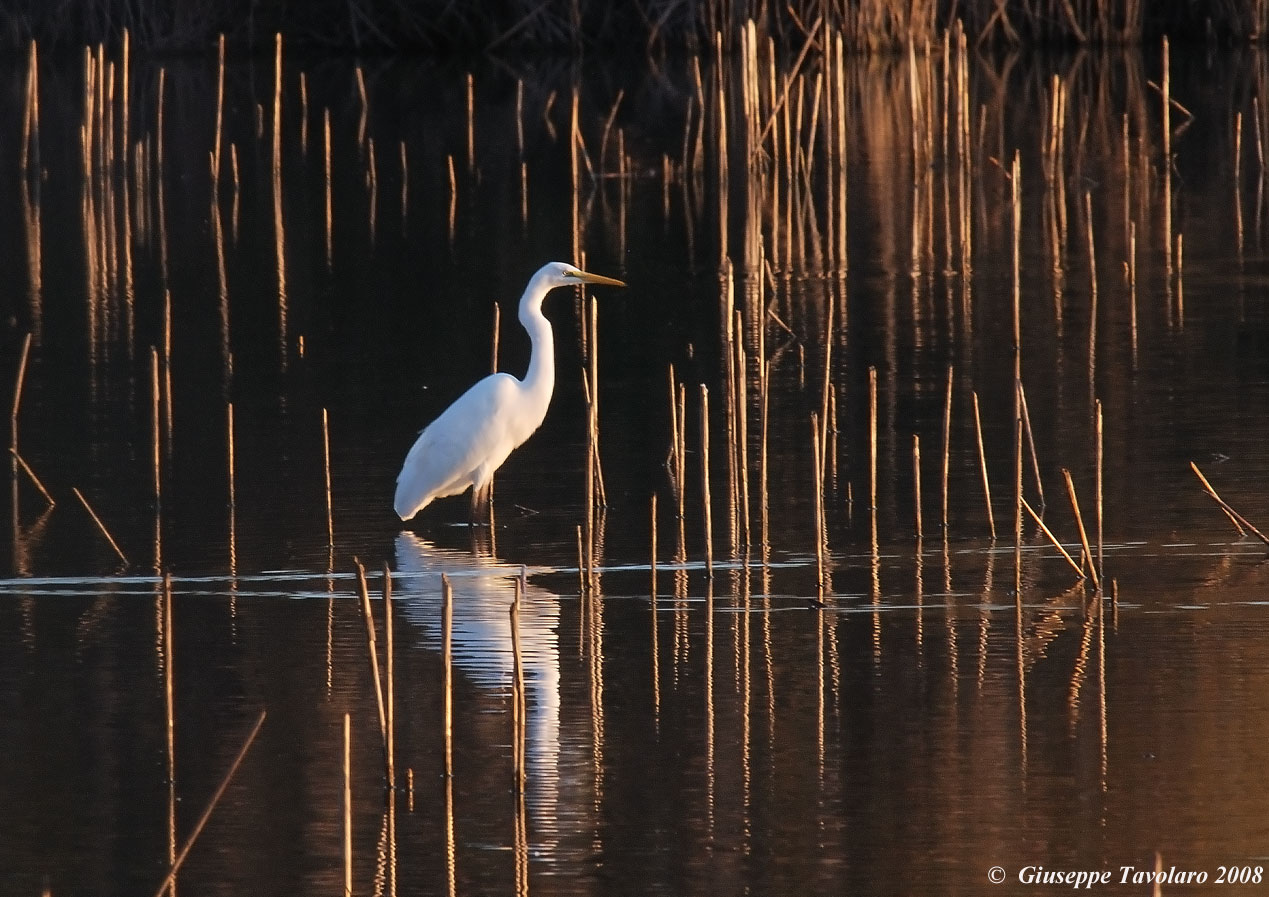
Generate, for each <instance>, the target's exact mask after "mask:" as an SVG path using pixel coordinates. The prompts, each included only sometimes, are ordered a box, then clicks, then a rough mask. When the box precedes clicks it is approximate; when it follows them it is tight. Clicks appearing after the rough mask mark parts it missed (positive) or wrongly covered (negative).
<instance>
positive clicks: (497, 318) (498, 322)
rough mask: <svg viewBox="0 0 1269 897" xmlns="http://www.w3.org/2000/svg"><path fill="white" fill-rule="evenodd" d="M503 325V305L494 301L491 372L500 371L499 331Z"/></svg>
mask: <svg viewBox="0 0 1269 897" xmlns="http://www.w3.org/2000/svg"><path fill="white" fill-rule="evenodd" d="M501 327H502V307H501V306H499V305H498V303H497V302H494V319H493V347H492V352H491V355H490V361H489V372H490V373H491V374H496V373H498V332H499V330H500V329H501Z"/></svg>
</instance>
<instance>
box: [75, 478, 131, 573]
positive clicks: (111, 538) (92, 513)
mask: <svg viewBox="0 0 1269 897" xmlns="http://www.w3.org/2000/svg"><path fill="white" fill-rule="evenodd" d="M71 492H74V493H75V497H76V498H78V499H79V503H80V504H82V505H83V506H84V510H85V511H87V512H88V516H89V517H91V518H92V519H93V523H95V524H97V529H99V530H101V534H102V535H103V536H105V537H106V541H107V542H109V543H110V547H111V548H113V549H114V552H115V554H117V555H119V560H121V561H123V562H124V564H127V563H128V558H127V556H126V555H125V554H124V553H123V550H122V549H120V548H119V543H118V542H116V541H115V539H114V536H112V535H110V531H109V530H108V529H106V525H105V524H104V523H102V522H101V518H100V517H98V516H97V512H96V511H94V510H93V509H92V505H90V504H88V499H86V498H84V494H83V493H82V492H80V491H79V489H77V488H75V487H74V486H72V487H71Z"/></svg>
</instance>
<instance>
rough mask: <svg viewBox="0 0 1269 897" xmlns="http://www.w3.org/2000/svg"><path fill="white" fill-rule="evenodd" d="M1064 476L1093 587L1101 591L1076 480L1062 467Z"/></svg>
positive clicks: (1099, 578)
mask: <svg viewBox="0 0 1269 897" xmlns="http://www.w3.org/2000/svg"><path fill="white" fill-rule="evenodd" d="M1062 476H1063V477H1065V478H1066V494H1067V496H1068V497H1070V499H1071V510H1073V511H1074V512H1075V523H1076V525H1077V526H1078V527H1079V531H1080V545H1081V546H1083V549H1084V557H1085V558H1087V559H1088V575H1089V578H1090V579H1091V580H1092V581H1093V588H1095V589H1097V590H1098V591H1101V587H1102V583H1101V577H1100V576H1099V575H1098V570H1097V564H1096V563H1095V562H1094V559H1093V552H1092V550H1091V549H1090V548H1089V546H1088V531H1087V530H1085V529H1084V518H1083V516H1082V515H1081V514H1080V503H1079V499H1077V498H1076V497H1075V481H1074V480H1073V479H1071V472H1070V471H1069V470H1067V469H1066V468H1065V467H1064V468H1062Z"/></svg>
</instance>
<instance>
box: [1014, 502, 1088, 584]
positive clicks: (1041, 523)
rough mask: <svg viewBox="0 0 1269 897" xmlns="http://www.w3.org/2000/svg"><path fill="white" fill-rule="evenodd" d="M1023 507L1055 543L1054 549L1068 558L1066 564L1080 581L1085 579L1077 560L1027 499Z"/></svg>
mask: <svg viewBox="0 0 1269 897" xmlns="http://www.w3.org/2000/svg"><path fill="white" fill-rule="evenodd" d="M1022 507H1023V509H1024V510H1026V512H1027V513H1028V514H1030V515H1031V519H1032V520H1034V521H1035V522H1036V525H1038V526H1039V527H1040V531H1041V532H1042V533H1044V534H1045V535H1046V536H1047V537H1048V539H1049V541H1050V542H1052V543H1053V547H1054V548H1056V549H1057V550H1058V551H1060V552H1061V553H1062V557H1064V558H1066V562H1067V563H1068V564H1070V565H1071V569H1072V570H1074V571H1075V575H1076V576H1078V577H1079V578H1080V579H1084V578H1085V576H1084V571H1083V570H1081V569H1080V565H1079V564H1077V563H1075V558H1073V557H1071V555H1070V553H1069V552H1067V550H1066V549H1065V548H1063V547H1062V543H1061V542H1059V541H1058V537H1057V536H1055V535H1053V531H1052V530H1050V529H1049V528H1048V527H1047V526H1045V525H1044V521H1043V520H1041V519H1040V515H1039V514H1037V513H1036V512H1035V509H1034V508H1032V507H1031V505H1030V504H1028V503H1027V500H1026V499H1025V498H1024V499H1023V500H1022Z"/></svg>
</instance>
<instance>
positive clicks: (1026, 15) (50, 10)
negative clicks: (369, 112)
mask: <svg viewBox="0 0 1269 897" xmlns="http://www.w3.org/2000/svg"><path fill="white" fill-rule="evenodd" d="M750 19H752V20H754V21H755V23H756V24H757V25H758V27H759V29H760V30H761V31H763V32H764V33H766V34H769V35H771V36H772V37H773V38H774V39H775V40H776V42H777V43H780V44H784V45H788V44H796V43H800V42H802V41H804V40H805V38H806V35H807V34H808V33H809V32H810V31H812V30H813V29H814V28H815V27H816V26H817V24H818V25H820V26H821V27H827V28H830V29H832V30H834V31H839V32H840V33H841V34H843V35H844V38H845V40H846V41H847V43H848V44H849V45H850V46H852V47H853V48H856V49H865V50H882V49H889V48H897V47H902V46H905V45H909V44H916V45H921V44H924V43H926V42H929V41H935V40H939V39H941V37H940V35H941V33H942V31H943V30H944V29H945V28H947V27H948V26H949V25H951V24H952V23H953V22H956V21H960V22H961V23H962V25H963V26H964V28H965V30H966V32H967V34H968V36H969V39H970V40H971V41H975V42H979V41H981V42H988V43H995V44H1007V45H1031V46H1034V45H1067V44H1106V43H1137V42H1141V41H1146V40H1154V39H1157V38H1158V37H1159V36H1160V35H1162V34H1167V35H1169V36H1170V38H1172V39H1174V40H1175V39H1189V40H1200V41H1214V42H1222V43H1229V42H1237V43H1248V42H1251V43H1254V42H1258V41H1259V40H1260V37H1261V35H1262V33H1263V32H1264V30H1265V28H1266V25H1267V24H1269V0H1003V2H1001V0H792V2H788V3H784V2H776V0H771V2H768V0H625V2H611V0H495V2H471V0H289V2H288V0H8V2H4V3H3V5H2V8H0V46H5V47H9V48H16V47H20V46H24V45H25V44H27V43H28V42H29V41H30V40H32V39H34V40H37V41H39V42H40V43H41V44H42V45H46V46H55V47H56V46H68V47H78V46H82V45H84V44H92V43H97V42H111V41H113V40H115V39H117V38H118V36H119V35H120V34H121V33H122V31H123V30H124V29H127V30H128V31H129V33H130V35H131V39H132V40H133V41H134V42H135V43H136V44H137V45H138V46H140V47H143V48H146V49H148V50H152V51H170V52H186V51H197V50H200V49H203V48H206V47H208V46H210V45H212V44H214V43H215V41H216V38H217V35H219V34H221V33H224V34H225V35H226V39H227V40H228V41H229V42H230V43H231V45H232V46H233V47H234V48H235V49H238V50H240V51H242V50H253V49H257V48H260V47H263V46H265V45H267V44H271V42H272V39H273V35H274V34H275V33H279V32H280V33H281V34H283V35H284V37H285V39H286V40H287V41H288V42H289V43H290V44H291V45H296V44H298V45H307V46H311V47H315V48H324V49H327V50H334V51H340V52H360V53H386V52H401V51H412V52H433V53H439V52H473V51H475V52H485V51H490V50H495V51H499V52H524V51H527V50H533V51H535V52H540V51H543V50H552V51H576V50H579V49H588V48H590V49H600V48H613V47H625V48H631V49H646V50H648V51H651V52H663V51H669V50H675V49H694V48H699V47H702V46H712V45H713V44H714V40H715V38H714V36H715V34H721V35H722V37H723V40H724V41H728V40H729V38H730V36H731V35H733V34H734V33H735V32H736V29H737V28H738V27H739V25H740V24H742V23H743V22H745V21H747V20H750Z"/></svg>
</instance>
